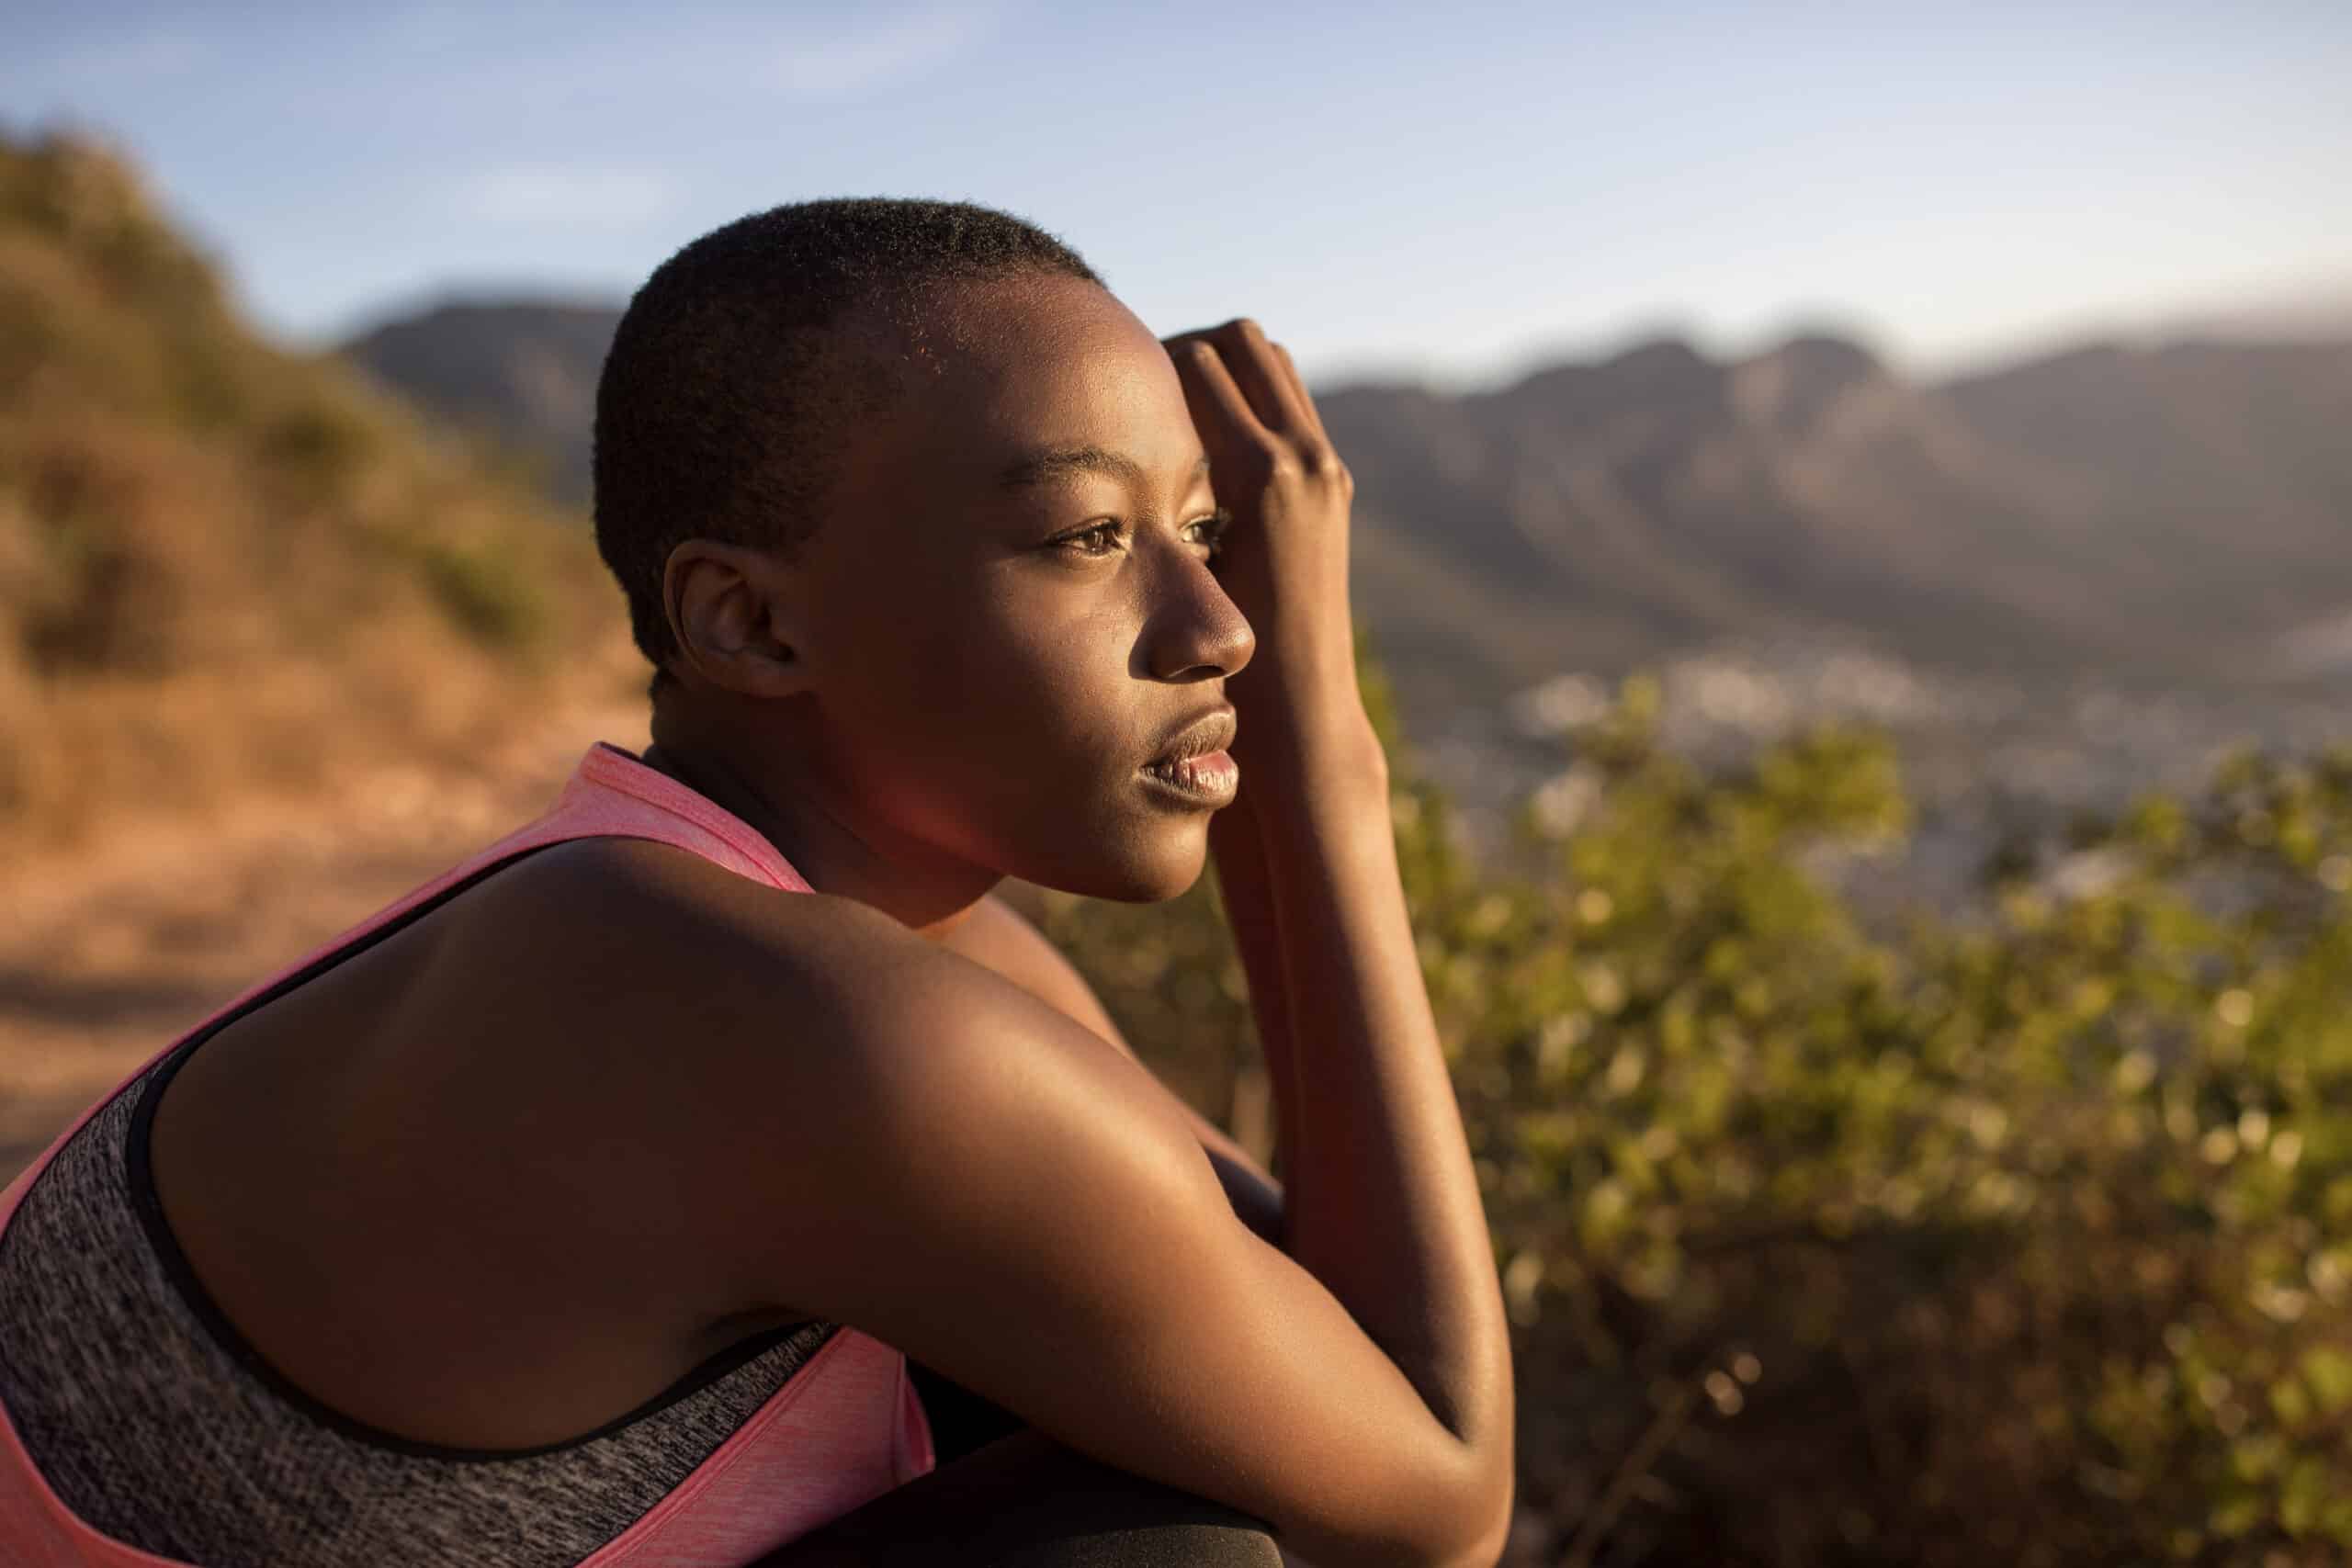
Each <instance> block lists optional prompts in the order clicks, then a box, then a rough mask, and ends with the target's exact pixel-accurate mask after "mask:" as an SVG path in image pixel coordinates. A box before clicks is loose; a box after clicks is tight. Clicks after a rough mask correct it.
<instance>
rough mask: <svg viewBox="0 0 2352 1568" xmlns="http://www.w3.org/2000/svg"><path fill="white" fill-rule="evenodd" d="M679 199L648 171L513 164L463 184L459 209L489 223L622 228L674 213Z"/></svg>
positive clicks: (661, 177) (666, 181) (676, 191)
mask: <svg viewBox="0 0 2352 1568" xmlns="http://www.w3.org/2000/svg"><path fill="white" fill-rule="evenodd" d="M682 195H683V193H682V192H680V190H679V189H678V187H677V186H676V184H675V182H673V180H671V179H670V178H668V177H667V176H666V175H662V174H660V173H659V172H657V171H654V170H650V169H632V168H594V167H582V166H578V165H570V164H514V165H509V166H507V167H505V168H498V169H487V170H484V171H483V172H481V174H478V175H474V176H472V177H471V178H470V179H468V180H467V181H465V182H464V184H463V185H461V186H459V187H458V207H459V209H461V210H462V211H464V212H465V214H466V215H467V216H468V217H470V218H477V219H481V220H483V221H485V222H491V223H516V224H536V225H541V226H562V227H570V228H583V227H584V228H600V229H621V228H628V227H629V226H631V225H634V224H638V223H643V222H646V221H648V220H651V219H655V218H660V217H662V216H663V215H664V214H666V213H669V212H671V211H673V210H674V209H676V208H677V207H678V206H679V205H680V201H681V198H682Z"/></svg>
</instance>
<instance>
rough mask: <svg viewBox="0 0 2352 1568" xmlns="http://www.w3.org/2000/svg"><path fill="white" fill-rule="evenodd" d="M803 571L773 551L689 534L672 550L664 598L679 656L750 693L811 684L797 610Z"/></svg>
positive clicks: (716, 680)
mask: <svg viewBox="0 0 2352 1568" xmlns="http://www.w3.org/2000/svg"><path fill="white" fill-rule="evenodd" d="M798 587H799V582H798V580H797V574H796V573H794V572H793V570H791V568H789V567H787V566H786V565H785V564H784V563H783V562H782V561H780V560H778V559H777V558H775V556H774V555H773V554H771V553H770V552H768V551H766V550H762V549H757V548H753V547H749V546H743V545H727V544H721V543H719V542H718V541H717V540H715V539H688V540H686V541H684V543H683V544H681V545H679V546H678V547H676V548H675V549H673V550H672V551H671V552H670V559H669V561H668V563H667V565H666V566H665V567H664V568H663V570H662V603H663V604H664V605H665V606H666V607H667V609H668V611H669V615H670V635H671V637H673V638H674V639H675V640H676V642H677V645H678V657H679V660H681V661H682V662H683V663H684V664H685V665H687V666H689V667H691V668H692V669H693V670H694V671H695V673H696V674H698V675H700V676H701V677H702V678H703V679H704V680H705V681H707V682H710V683H711V684H712V685H715V686H719V687H722V688H724V689H726V690H728V691H730V692H741V694H744V695H745V696H751V697H787V696H793V695H797V694H799V693H801V692H805V691H807V690H808V689H809V649H808V648H807V646H806V642H805V640H804V635H803V628H802V627H801V626H799V625H798V623H797V617H796V615H795V614H794V606H795V605H796V604H797V603H798V600H799V594H798V592H797V589H798Z"/></svg>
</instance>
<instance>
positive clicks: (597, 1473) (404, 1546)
mask: <svg viewBox="0 0 2352 1568" xmlns="http://www.w3.org/2000/svg"><path fill="white" fill-rule="evenodd" d="M196 1043H198V1042H197V1041H196V1040H191V1041H189V1042H188V1043H187V1044H188V1046H190V1047H192V1046H193V1045H195V1044H196ZM174 1055H177V1053H175V1054H174ZM170 1060H171V1058H169V1057H167V1058H166V1059H165V1060H164V1062H159V1063H157V1064H156V1066H154V1067H152V1068H150V1069H149V1070H148V1072H146V1073H144V1074H142V1075H141V1077H140V1078H139V1079H138V1080H137V1081H135V1082H134V1083H132V1084H130V1086H128V1087H126V1088H125V1089H124V1090H123V1091H122V1092H121V1093H120V1094H119V1095H117V1096H116V1097H115V1098H114V1099H113V1100H111V1101H110V1102H109V1103H108V1104H107V1106H106V1107H105V1108H104V1109H103V1110H102V1111H99V1112H98V1113H97V1114H96V1116H94V1117H92V1118H91V1119H90V1121H89V1122H88V1123H87V1124H86V1125H85V1126H84V1127H83V1128H82V1130H81V1131H80V1133H78V1134H76V1135H75V1136H74V1138H73V1139H72V1140H71V1141H70V1142H69V1143H68V1144H67V1145H66V1146H65V1147H63V1148H62V1149H61V1150H59V1151H58V1156H57V1158H56V1159H55V1160H54V1161H53V1162H52V1163H51V1165H50V1167H49V1168H48V1169H46V1170H45V1171H43V1172H42V1173H41V1175H40V1178H39V1179H38V1180H36V1181H35V1183H34V1184H33V1187H32V1189H31V1190H30V1191H29V1192H28V1193H27V1194H26V1197H25V1201H24V1203H23V1204H22V1206H21V1207H20V1208H19V1209H18V1210H17V1214H16V1216H15V1217H14V1219H13V1220H12V1221H11V1223H10V1224H9V1225H8V1228H7V1231H6V1235H5V1236H0V1404H5V1406H6V1409H7V1411H8V1414H9V1415H10V1416H12V1417H13V1418H14V1419H15V1421H16V1423H17V1432H18V1434H19V1435H20V1436H21V1437H22V1438H23V1440H24V1443H25V1446H26V1448H27V1449H28V1450H30V1452H31V1453H32V1456H33V1458H34V1461H35V1462H37V1463H38V1464H39V1465H40V1469H41V1472H42V1473H43V1474H44V1475H45V1476H47V1477H48V1479H49V1482H50V1484H51V1486H52V1487H54V1488H55V1489H56V1491H57V1493H58V1495H59V1496H60V1497H62V1499H63V1500H64V1502H65V1503H66V1505H67V1506H69V1507H71V1508H72V1509H73V1510H74V1513H76V1514H77V1515H79V1516H80V1517H82V1518H83V1519H85V1521H87V1522H88V1523H90V1524H91V1525H93V1526H95V1527H96V1528H97V1529H100V1530H102V1531H104V1532H105V1533H106V1534H107V1535H110V1536H113V1537H115V1538H116V1539H118V1540H123V1541H127V1542H129V1543H130V1544H131V1545H134V1546H137V1547H140V1548H141V1549H143V1550H145V1551H153V1552H156V1553H159V1554H161V1555H163V1556H166V1557H173V1558H177V1559H180V1560H182V1561H185V1562H194V1563H198V1564H202V1565H203V1568H260V1565H262V1564H286V1563H302V1564H309V1565H314V1568H407V1565H411V1564H414V1565H417V1568H424V1565H425V1564H432V1565H435V1568H440V1565H444V1564H448V1563H458V1562H462V1563H468V1564H474V1565H477V1568H558V1565H560V1564H569V1563H576V1562H579V1561H580V1560H581V1559H582V1558H583V1557H586V1556H587V1555H589V1554H590V1553H591V1552H593V1551H595V1550H596V1549H597V1548H598V1547H600V1546H602V1545H604V1544H605V1542H606V1541H608V1540H611V1539H612V1538H613V1537H615V1536H616V1535H618V1534H619V1533H620V1532H621V1531H622V1530H624V1529H627V1528H628V1526H629V1525H630V1523H632V1522H633V1521H634V1520H636V1519H637V1518H638V1517H639V1516H641V1515H642V1514H644V1513H645V1511H646V1510H647V1509H648V1508H650V1507H651V1506H653V1504H654V1503H656V1502H657V1501H659V1500H660V1499H661V1498H662V1495H664V1494H665V1493H667V1492H669V1491H671V1490H672V1489H673V1487H675V1486H676V1485H677V1484H678V1483H679V1482H680V1481H681V1480H683V1479H684V1477H685V1475H686V1474H687V1473H688V1472H691V1471H692V1470H693V1469H694V1468H695V1466H696V1465H698V1464H700V1463H701V1462H702V1461H703V1460H704V1459H705V1458H707V1456H708V1455H709V1454H710V1453H711V1452H712V1451H713V1450H716V1449H717V1448H718V1446H719V1444H721V1443H723V1442H724V1441H726V1439H727V1438H728V1437H729V1435H730V1434H732V1433H733V1432H734V1431H735V1430H736V1429H737V1428H738V1427H741V1425H742V1424H743V1422H744V1421H745V1420H746V1419H748V1418H749V1417H750V1416H751V1415H752V1413H753V1412H754V1411H756V1410H757V1409H758V1408H759V1407H760V1406H761V1405H762V1404H764V1403H766V1401H767V1400H768V1398H769V1397H770V1396H771V1395H772V1394H774V1393H775V1392H776V1390H777V1389H779V1388H781V1387H782V1386H783V1385H784V1383H785V1382H786V1379H788V1378H789V1377H791V1375H792V1374H793V1373H794V1372H795V1371H797V1370H798V1369H799V1368H800V1367H801V1366H802V1365H803V1364H805V1363H806V1362H807V1360H808V1359H809V1357H810V1356H812V1355H814V1354H815V1353H816V1351H817V1349H818V1348H820V1347H821V1346H822V1345H823V1344H824V1343H825V1342H826V1341H827V1340H828V1339H829V1338H831V1336H832V1334H833V1333H834V1332H835V1331H836V1329H837V1328H838V1326H839V1325H835V1324H831V1323H827V1322H821V1321H819V1322H812V1323H809V1324H806V1325H802V1326H800V1327H798V1328H796V1329H794V1330H793V1331H792V1332H791V1333H790V1334H789V1335H788V1336H787V1337H784V1338H783V1339H781V1340H779V1341H778V1342H776V1343H775V1344H773V1345H770V1346H769V1347H768V1348H765V1349H763V1350H761V1351H760V1352H759V1353H758V1354H757V1355H755V1356H753V1357H752V1359H750V1360H747V1361H745V1362H743V1363H742V1364H741V1365H740V1366H737V1367H735V1368H733V1369H732V1370H731V1371H726V1372H724V1373H723V1374H722V1375H720V1376H718V1378H717V1379H716V1380H715V1381H712V1382H707V1383H706V1384H705V1385H704V1386H702V1387H700V1388H697V1389H695V1390H693V1391H692V1392H690V1393H685V1394H684V1396H683V1397H680V1398H678V1399H676V1400H675V1401H674V1402H673V1403H671V1404H667V1405H666V1406H665V1407H663V1408H662V1409H660V1410H658V1411H655V1412H653V1413H651V1414H649V1415H647V1416H643V1417H642V1418H640V1419H638V1420H635V1421H632V1422H630V1423H628V1425H626V1426H623V1427H619V1428H617V1429H616V1430H615V1431H612V1432H610V1433H607V1434H605V1435H602V1436H596V1437H591V1438H588V1439H587V1440H585V1441H582V1442H578V1443H576V1444H573V1445H568V1446H562V1447H560V1448H557V1449H555V1450H553V1451H547V1450H540V1451H537V1452H534V1453H531V1454H528V1455H526V1456H524V1457H515V1458H507V1457H490V1458H481V1457H472V1456H465V1457H457V1458H451V1457H444V1456H441V1455H432V1456H424V1455H420V1454H416V1453H411V1452H408V1451H404V1450H402V1449H401V1448H400V1447H398V1446H394V1445H390V1444H385V1443H381V1442H378V1441H372V1440H368V1438H366V1437H365V1436H364V1435H353V1434H352V1433H347V1432H345V1431H344V1430H340V1429H337V1428H336V1427H330V1426H328V1425H326V1424H325V1423H324V1422H322V1420H321V1419H319V1418H318V1417H316V1416H313V1415H312V1414H311V1413H309V1412H306V1411H305V1410H303V1409H302V1408H300V1406H299V1405H298V1404H294V1403H292V1402H290V1401H289V1400H288V1399H287V1398H284V1397H281V1396H280V1395H279V1394H277V1393H275V1392H274V1391H273V1390H272V1389H271V1388H270V1387H269V1386H268V1385H267V1384H266V1383H265V1382H262V1381H260V1380H259V1379H258V1378H257V1377H256V1376H255V1375H254V1373H253V1372H252V1371H248V1370H247V1369H246V1368H245V1367H244V1366H243V1365H242V1364H241V1363H240V1361H239V1360H238V1359H237V1358H236V1357H235V1356H234V1355H232V1352H231V1350H230V1348H228V1347H225V1346H224V1345H223V1344H222V1343H221V1342H220V1338H219V1337H216V1336H215V1335H214V1333H213V1332H212V1331H211V1330H210V1329H209V1327H208V1326H207V1325H206V1323H205V1321H204V1320H203V1319H202V1318H200V1317H199V1316H198V1314H197V1313H196V1312H195V1310H194V1309H192V1308H191V1306H190V1304H189V1303H188V1301H187V1298H186V1297H185V1296H184V1295H183V1294H182V1292H181V1291H180V1290H179V1289H178V1288H177V1287H175V1284H174V1282H173V1280H172V1277H171V1275H170V1274H169V1273H168V1272H167V1271H166V1269H165V1268H164V1264H163V1262H162V1261H161V1260H160V1259H159V1258H158V1257H157V1255H156V1252H155V1250H154V1248H153V1247H152V1246H151V1245H150V1243H149V1240H148V1236H147V1234H146V1232H145V1229H144V1227H143V1226H142V1224H141V1219H140V1216H139V1213H138V1212H137V1211H136V1210H135V1209H134V1208H133V1206H132V1199H131V1194H130V1190H129V1180H128V1170H127V1166H126V1157H125V1151H126V1140H127V1136H128V1134H129V1133H130V1129H131V1125H132V1119H133V1113H134V1111H135V1110H136V1106H137V1100H138V1096H139V1093H140V1091H141V1089H144V1088H145V1087H146V1085H147V1083H148V1082H149V1080H151V1079H152V1078H153V1077H154V1076H155V1074H156V1073H158V1072H160V1071H162V1070H163V1069H164V1066H167V1065H168V1063H169V1061H170ZM687 1381H688V1382H691V1381H693V1380H691V1379H689V1380H687Z"/></svg>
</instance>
